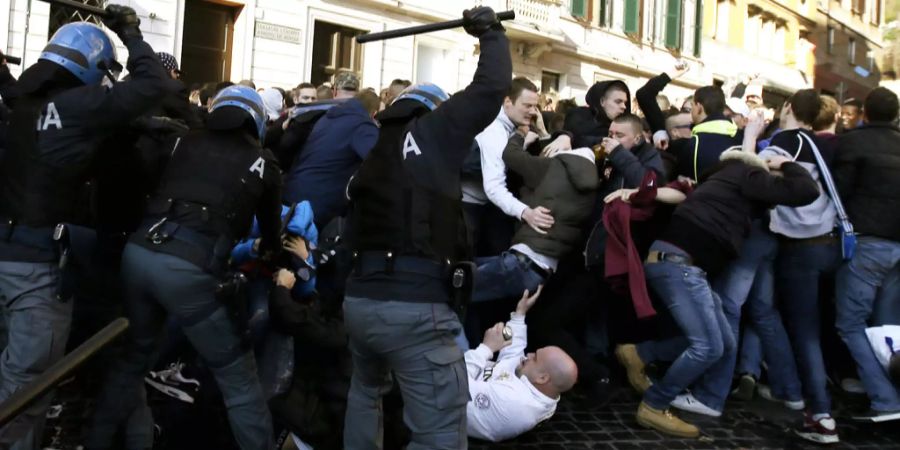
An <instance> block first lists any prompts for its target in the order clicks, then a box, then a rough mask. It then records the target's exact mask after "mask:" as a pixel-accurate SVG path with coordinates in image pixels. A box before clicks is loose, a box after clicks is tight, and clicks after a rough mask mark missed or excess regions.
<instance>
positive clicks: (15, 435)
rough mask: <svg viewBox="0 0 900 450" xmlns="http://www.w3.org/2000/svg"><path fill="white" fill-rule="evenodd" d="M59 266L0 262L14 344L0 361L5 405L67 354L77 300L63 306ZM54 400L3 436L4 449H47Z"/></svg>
mask: <svg viewBox="0 0 900 450" xmlns="http://www.w3.org/2000/svg"><path fill="white" fill-rule="evenodd" d="M59 283H60V271H59V266H58V265H57V264H56V263H31V262H15V261H0V306H2V312H3V320H4V321H5V323H6V326H7V329H8V334H9V341H8V344H7V346H6V348H5V349H4V350H3V355H2V357H0V402H3V401H5V400H6V399H8V398H9V397H10V396H12V395H13V394H14V393H15V392H16V391H18V390H19V389H21V388H22V387H24V386H26V385H28V384H29V383H30V382H31V381H32V380H34V379H35V378H37V377H38V375H40V374H42V373H43V372H44V371H46V370H47V369H48V368H50V366H51V365H53V364H54V363H56V361H58V360H59V359H60V358H62V357H63V355H64V354H65V352H66V341H67V340H68V338H69V329H70V328H71V323H72V303H73V300H71V299H69V300H68V301H64V302H63V301H60V300H59V299H57V297H56V296H57V293H58V292H59ZM51 398H52V395H45V396H43V397H42V398H41V399H40V400H38V401H37V402H36V403H35V404H34V405H32V406H31V407H29V408H28V409H26V410H25V411H23V412H22V414H20V415H19V416H18V417H16V418H15V419H14V420H13V421H12V422H10V423H9V424H8V425H6V426H5V427H3V429H2V430H0V448H12V449H13V450H30V449H36V448H43V446H42V445H41V442H42V440H43V437H44V435H43V428H44V420H45V414H46V411H47V407H48V406H50V400H51Z"/></svg>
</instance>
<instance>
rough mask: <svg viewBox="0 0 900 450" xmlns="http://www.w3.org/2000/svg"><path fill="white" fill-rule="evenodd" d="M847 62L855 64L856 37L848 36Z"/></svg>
mask: <svg viewBox="0 0 900 450" xmlns="http://www.w3.org/2000/svg"><path fill="white" fill-rule="evenodd" d="M847 62H849V63H850V64H856V39H854V38H850V42H848V43H847Z"/></svg>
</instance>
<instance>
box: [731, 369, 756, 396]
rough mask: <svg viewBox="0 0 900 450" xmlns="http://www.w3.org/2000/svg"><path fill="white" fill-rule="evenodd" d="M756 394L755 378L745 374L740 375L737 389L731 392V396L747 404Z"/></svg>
mask: <svg viewBox="0 0 900 450" xmlns="http://www.w3.org/2000/svg"><path fill="white" fill-rule="evenodd" d="M754 393H756V377H754V376H753V375H750V374H749V373H745V374H743V375H741V379H740V380H739V381H738V385H737V387H736V388H735V389H734V390H733V391H731V396H732V397H734V398H736V399H738V400H744V401H747V402H749V401H750V400H753V394H754Z"/></svg>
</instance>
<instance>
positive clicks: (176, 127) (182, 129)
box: [131, 116, 191, 136]
mask: <svg viewBox="0 0 900 450" xmlns="http://www.w3.org/2000/svg"><path fill="white" fill-rule="evenodd" d="M131 125H132V126H133V127H134V128H137V129H138V130H141V131H145V132H152V133H162V134H174V135H177V136H184V135H186V134H187V133H188V132H189V131H191V129H190V127H188V126H187V124H185V123H184V122H183V121H181V120H178V119H172V118H169V117H164V116H141V117H138V118H137V119H135V120H134V121H133V122H132V123H131Z"/></svg>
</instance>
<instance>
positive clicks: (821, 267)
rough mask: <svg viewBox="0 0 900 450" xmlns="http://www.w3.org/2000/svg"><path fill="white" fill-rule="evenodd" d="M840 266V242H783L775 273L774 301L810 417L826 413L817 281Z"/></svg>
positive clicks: (827, 398) (828, 405) (828, 407)
mask: <svg viewBox="0 0 900 450" xmlns="http://www.w3.org/2000/svg"><path fill="white" fill-rule="evenodd" d="M840 265H841V247H840V242H839V241H837V240H835V242H833V243H824V244H805V243H798V242H790V241H783V242H782V245H781V249H780V251H779V253H778V263H777V270H776V272H775V274H776V275H775V277H776V280H777V281H776V286H777V288H778V298H779V299H780V301H781V302H782V309H783V311H784V315H785V317H784V319H785V323H786V324H787V327H788V331H789V332H790V335H791V344H792V345H793V348H794V355H796V357H797V365H798V366H799V369H800V376H801V379H802V380H803V396H804V397H805V398H806V400H807V401H808V402H809V408H810V412H812V413H813V414H830V413H831V397H830V396H829V394H828V391H827V389H826V383H827V371H826V370H825V360H824V359H823V356H822V345H821V332H820V326H821V312H820V310H819V308H820V304H819V280H820V278H822V277H823V276H825V275H828V274H830V273H833V272H834V271H836V270H837V269H838V268H839V267H840Z"/></svg>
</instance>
